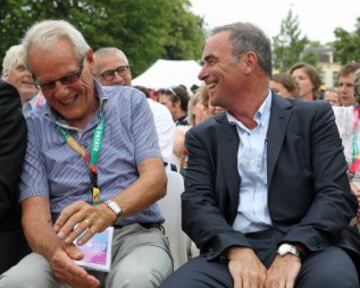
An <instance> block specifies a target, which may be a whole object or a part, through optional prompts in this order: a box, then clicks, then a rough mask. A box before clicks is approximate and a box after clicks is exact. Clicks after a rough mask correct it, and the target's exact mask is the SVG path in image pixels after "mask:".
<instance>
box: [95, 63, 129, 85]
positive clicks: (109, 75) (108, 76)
mask: <svg viewBox="0 0 360 288" xmlns="http://www.w3.org/2000/svg"><path fill="white" fill-rule="evenodd" d="M129 68H130V67H129V66H128V65H125V66H119V67H116V68H115V69H111V70H106V71H105V72H103V73H101V74H100V76H101V77H102V78H103V79H105V80H106V81H111V80H113V79H114V77H115V72H116V73H117V74H118V75H119V76H122V77H123V76H126V75H127V73H128V71H129Z"/></svg>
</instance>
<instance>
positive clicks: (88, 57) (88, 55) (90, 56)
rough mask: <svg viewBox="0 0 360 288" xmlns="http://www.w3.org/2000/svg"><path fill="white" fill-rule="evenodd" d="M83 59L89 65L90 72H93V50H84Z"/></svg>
mask: <svg viewBox="0 0 360 288" xmlns="http://www.w3.org/2000/svg"><path fill="white" fill-rule="evenodd" d="M85 59H86V62H87V64H88V66H89V70H90V72H91V74H94V65H95V58H94V51H93V50H92V49H91V48H89V50H88V51H87V52H86V56H85Z"/></svg>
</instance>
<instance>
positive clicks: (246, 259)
mask: <svg viewBox="0 0 360 288" xmlns="http://www.w3.org/2000/svg"><path fill="white" fill-rule="evenodd" d="M228 259H229V263H228V268H229V271H230V274H231V276H232V278H233V280H234V288H260V287H261V288H263V287H265V288H293V287H294V283H295V279H296V276H297V275H298V273H299V271H300V267H301V262H300V259H299V258H297V257H296V256H294V255H292V254H287V255H285V256H279V255H278V256H276V257H275V259H274V261H273V263H272V264H271V266H270V268H269V269H268V270H267V269H266V268H265V266H264V265H263V264H262V262H261V261H260V260H259V258H258V257H257V256H256V254H255V253H254V251H253V250H252V249H251V248H247V247H232V248H230V249H229V251H228Z"/></svg>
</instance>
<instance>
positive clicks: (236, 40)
mask: <svg viewBox="0 0 360 288" xmlns="http://www.w3.org/2000/svg"><path fill="white" fill-rule="evenodd" d="M224 31H229V32H230V41H231V43H232V46H233V55H234V56H235V57H237V58H240V56H242V55H243V54H244V53H247V52H250V51H252V52H254V53H255V54H256V55H257V57H258V59H259V66H260V67H261V68H262V70H264V71H265V72H266V73H267V74H268V75H269V76H270V77H271V74H272V63H271V42H270V40H269V38H268V37H267V36H266V35H265V33H264V32H263V31H262V30H261V29H260V28H258V27H257V26H255V25H253V24H251V23H242V22H237V23H233V24H228V25H224V26H219V27H216V28H214V29H213V30H212V31H211V32H210V35H209V36H213V35H215V34H217V33H219V32H224Z"/></svg>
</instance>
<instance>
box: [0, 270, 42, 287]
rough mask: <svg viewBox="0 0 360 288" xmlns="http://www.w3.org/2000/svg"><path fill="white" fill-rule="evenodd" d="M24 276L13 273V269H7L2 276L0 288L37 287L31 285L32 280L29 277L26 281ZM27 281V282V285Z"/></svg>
mask: <svg viewBox="0 0 360 288" xmlns="http://www.w3.org/2000/svg"><path fill="white" fill-rule="evenodd" d="M22 276H23V275H17V274H16V273H12V270H11V269H10V270H8V271H6V272H5V273H4V274H2V275H1V276H0V288H7V287H11V288H21V287H35V286H31V281H29V280H28V279H27V280H26V282H25V281H24V279H23V277H22ZM25 283H27V284H26V285H25Z"/></svg>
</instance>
